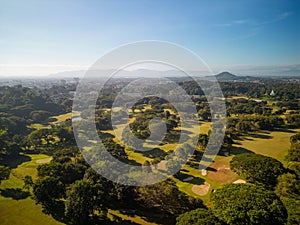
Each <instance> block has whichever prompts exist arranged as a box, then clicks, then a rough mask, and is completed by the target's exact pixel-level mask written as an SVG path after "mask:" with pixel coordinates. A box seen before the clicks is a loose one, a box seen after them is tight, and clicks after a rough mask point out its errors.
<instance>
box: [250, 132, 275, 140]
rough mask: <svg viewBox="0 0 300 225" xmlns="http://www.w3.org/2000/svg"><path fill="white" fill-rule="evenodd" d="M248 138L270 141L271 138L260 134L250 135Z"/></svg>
mask: <svg viewBox="0 0 300 225" xmlns="http://www.w3.org/2000/svg"><path fill="white" fill-rule="evenodd" d="M250 136H251V137H253V138H260V139H272V138H273V137H272V136H270V135H266V134H260V133H259V134H250ZM252 140H253V139H252Z"/></svg>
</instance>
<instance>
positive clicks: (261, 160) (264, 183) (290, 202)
mask: <svg viewBox="0 0 300 225" xmlns="http://www.w3.org/2000/svg"><path fill="white" fill-rule="evenodd" d="M299 137H300V135H299V134H296V135H294V136H292V137H291V149H290V150H289V153H288V155H287V160H288V161H289V163H288V168H287V169H286V168H284V167H283V165H282V164H281V162H279V161H277V160H276V159H274V158H271V157H267V156H262V155H258V154H248V153H247V154H240V155H236V156H235V157H234V158H233V159H232V161H231V162H230V168H231V169H232V170H233V171H235V172H236V173H237V174H239V175H240V176H242V177H243V178H244V179H245V180H246V181H247V182H249V183H253V184H255V185H257V187H256V188H258V187H264V188H266V189H268V190H269V191H274V190H275V194H276V195H277V196H278V197H280V199H281V201H282V202H283V204H284V206H285V208H286V210H287V213H288V218H287V224H288V225H292V224H299V222H300V220H299V218H300V214H299V210H298V209H299V207H300V198H299V196H300V161H299V159H300V158H299V154H298V153H299V151H298V153H295V152H294V149H293V146H294V145H297V144H298V147H299V140H300V138H299ZM297 154H298V157H297V156H296V155H297ZM217 197H220V196H217ZM243 199H244V198H243ZM216 201H217V199H216ZM261 202H262V201H261V200H257V204H258V203H259V204H261ZM220 215H221V214H220ZM263 224H265V223H263ZM275 224H277V223H275ZM278 224H282V223H278Z"/></svg>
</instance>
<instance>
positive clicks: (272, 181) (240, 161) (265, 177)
mask: <svg viewBox="0 0 300 225" xmlns="http://www.w3.org/2000/svg"><path fill="white" fill-rule="evenodd" d="M230 168H231V169H232V170H233V171H234V172H236V173H237V174H238V175H240V176H242V177H243V178H245V179H246V180H247V181H248V182H250V183H254V184H257V185H262V186H264V187H267V188H271V189H272V188H274V187H275V186H276V184H277V178H278V176H279V175H281V174H283V173H284V172H285V168H284V167H283V165H282V163H281V162H279V161H278V160H276V159H274V158H272V157H268V156H264V155H259V154H251V153H245V154H239V155H236V156H235V157H233V159H232V160H231V161H230Z"/></svg>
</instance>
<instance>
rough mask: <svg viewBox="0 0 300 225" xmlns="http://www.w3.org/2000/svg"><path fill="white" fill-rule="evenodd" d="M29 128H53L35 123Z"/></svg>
mask: <svg viewBox="0 0 300 225" xmlns="http://www.w3.org/2000/svg"><path fill="white" fill-rule="evenodd" d="M27 127H28V128H31V129H36V130H40V129H49V128H50V127H51V126H49V125H44V124H40V123H33V124H31V125H29V126H27Z"/></svg>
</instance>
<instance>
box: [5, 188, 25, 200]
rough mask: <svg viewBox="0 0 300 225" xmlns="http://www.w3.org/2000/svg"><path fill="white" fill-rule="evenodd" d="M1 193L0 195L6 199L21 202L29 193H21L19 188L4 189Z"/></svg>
mask: <svg viewBox="0 0 300 225" xmlns="http://www.w3.org/2000/svg"><path fill="white" fill-rule="evenodd" d="M0 191H1V195H2V196H3V197H6V198H12V199H14V200H21V199H25V198H27V197H29V195H30V193H29V192H27V191H23V190H22V189H21V188H6V189H3V190H0Z"/></svg>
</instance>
